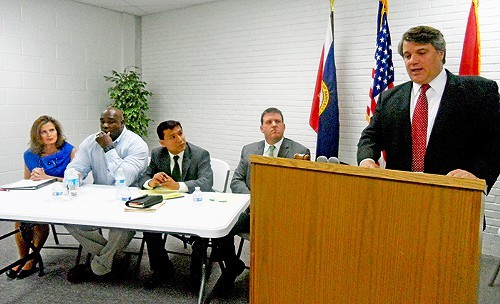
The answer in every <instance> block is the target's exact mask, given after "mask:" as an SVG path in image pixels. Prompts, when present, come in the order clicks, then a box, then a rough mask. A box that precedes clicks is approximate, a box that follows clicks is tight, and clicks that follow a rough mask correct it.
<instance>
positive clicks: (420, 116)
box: [411, 84, 430, 172]
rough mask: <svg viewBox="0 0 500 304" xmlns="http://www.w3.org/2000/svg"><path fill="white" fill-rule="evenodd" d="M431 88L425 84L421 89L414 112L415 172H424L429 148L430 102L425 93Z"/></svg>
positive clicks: (412, 164)
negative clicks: (428, 122) (428, 118)
mask: <svg viewBox="0 0 500 304" xmlns="http://www.w3.org/2000/svg"><path fill="white" fill-rule="evenodd" d="M429 88H430V85H428V84H423V85H422V86H421V87H420V95H419V96H418V100H417V104H416V106H415V111H413V119H412V122H411V141H412V147H411V151H412V160H411V171H413V172H424V158H425V148H426V146H427V116H428V114H427V112H428V102H427V95H425V92H426V91H427V90H428V89H429Z"/></svg>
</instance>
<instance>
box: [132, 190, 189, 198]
mask: <svg viewBox="0 0 500 304" xmlns="http://www.w3.org/2000/svg"><path fill="white" fill-rule="evenodd" d="M139 193H141V194H148V195H162V196H163V199H164V200H168V199H173V198H178V197H183V196H184V194H183V193H180V192H177V190H168V191H165V190H163V189H162V190H156V189H153V190H139Z"/></svg>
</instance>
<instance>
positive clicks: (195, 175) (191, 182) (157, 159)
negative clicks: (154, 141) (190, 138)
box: [139, 143, 214, 193]
mask: <svg viewBox="0 0 500 304" xmlns="http://www.w3.org/2000/svg"><path fill="white" fill-rule="evenodd" d="M158 172H165V173H167V174H168V175H169V176H171V175H172V172H171V170H170V155H169V154H168V150H167V148H165V147H157V148H154V149H153V150H152V151H151V162H150V163H149V166H148V167H147V168H146V171H144V173H143V175H142V177H141V179H140V180H139V185H140V186H142V185H144V183H145V182H146V181H147V180H149V179H152V178H153V175H155V174H156V173H158ZM177 182H179V181H177ZM181 182H184V183H186V186H187V187H188V188H189V193H191V192H193V191H194V187H200V189H201V190H202V191H206V192H208V191H212V186H213V183H214V181H213V172H212V167H211V165H210V154H209V153H208V151H207V150H205V149H202V148H200V147H198V146H195V145H193V144H190V143H187V144H186V149H185V150H184V157H183V158H182V180H181Z"/></svg>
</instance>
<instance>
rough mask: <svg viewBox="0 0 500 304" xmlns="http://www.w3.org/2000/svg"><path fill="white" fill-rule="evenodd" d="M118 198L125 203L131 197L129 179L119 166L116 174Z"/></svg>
mask: <svg viewBox="0 0 500 304" xmlns="http://www.w3.org/2000/svg"><path fill="white" fill-rule="evenodd" d="M115 188H116V199H117V200H118V201H120V202H123V203H125V202H126V201H128V200H129V199H130V190H129V189H128V187H127V180H126V177H125V173H123V169H122V168H118V170H117V171H116V176H115Z"/></svg>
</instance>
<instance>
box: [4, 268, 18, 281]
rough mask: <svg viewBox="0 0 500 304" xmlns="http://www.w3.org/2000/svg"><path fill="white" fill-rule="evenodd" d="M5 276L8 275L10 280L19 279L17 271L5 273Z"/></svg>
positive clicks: (11, 270)
mask: <svg viewBox="0 0 500 304" xmlns="http://www.w3.org/2000/svg"><path fill="white" fill-rule="evenodd" d="M5 274H6V275H7V277H9V278H10V279H15V278H16V277H17V271H16V270H14V269H9V270H7V272H5Z"/></svg>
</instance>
